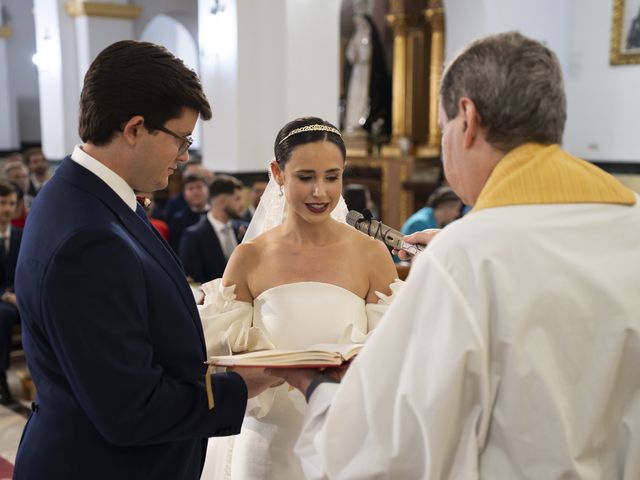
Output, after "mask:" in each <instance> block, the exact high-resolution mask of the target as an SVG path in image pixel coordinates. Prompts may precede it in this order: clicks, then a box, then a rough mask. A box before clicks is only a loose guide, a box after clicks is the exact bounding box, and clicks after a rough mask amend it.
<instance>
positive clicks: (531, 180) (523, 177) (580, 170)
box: [473, 143, 636, 211]
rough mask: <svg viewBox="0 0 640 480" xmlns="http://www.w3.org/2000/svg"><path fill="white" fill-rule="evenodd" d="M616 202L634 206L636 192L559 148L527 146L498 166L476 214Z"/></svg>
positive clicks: (521, 146)
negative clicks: (496, 209)
mask: <svg viewBox="0 0 640 480" xmlns="http://www.w3.org/2000/svg"><path fill="white" fill-rule="evenodd" d="M546 203H615V204H620V205H634V204H635V203H636V196H635V193H634V192H633V191H632V190H630V189H628V188H627V187H625V186H624V185H622V183H620V182H619V181H618V180H616V179H615V178H614V177H612V176H611V175H609V174H608V173H606V172H604V171H603V170H601V169H600V168H598V167H596V166H595V165H592V164H591V163H589V162H586V161H584V160H581V159H579V158H577V157H574V156H572V155H569V154H568V153H567V152H565V151H563V150H562V149H561V148H560V146H559V145H540V144H537V143H525V144H524V145H520V146H519V147H516V148H514V149H513V150H511V151H510V152H508V153H507V154H506V155H505V156H504V157H503V158H502V160H500V162H498V164H497V165H496V167H495V168H494V169H493V172H491V175H490V176H489V179H488V180H487V183H486V184H485V186H484V187H483V189H482V191H481V192H480V195H479V196H478V200H477V201H476V204H475V206H474V207H473V211H477V210H482V209H484V208H493V207H502V206H506V205H539V204H546Z"/></svg>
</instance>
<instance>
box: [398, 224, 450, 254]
mask: <svg viewBox="0 0 640 480" xmlns="http://www.w3.org/2000/svg"><path fill="white" fill-rule="evenodd" d="M439 233H440V229H439V228H428V229H426V230H422V231H421V232H416V233H412V234H411V235H407V236H406V237H404V241H405V242H407V243H410V244H412V245H415V244H416V243H420V244H422V245H429V242H430V241H431V240H433V239H434V237H435V236H436V235H438V234H439ZM393 254H394V255H397V256H398V257H399V258H400V260H411V258H412V257H413V256H412V255H411V254H409V253H407V252H405V251H404V250H400V251H398V250H395V249H394V250H393Z"/></svg>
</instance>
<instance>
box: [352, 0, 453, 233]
mask: <svg viewBox="0 0 640 480" xmlns="http://www.w3.org/2000/svg"><path fill="white" fill-rule="evenodd" d="M385 3H386V5H385V6H384V7H385V8H386V12H384V18H385V22H386V26H387V28H388V29H389V31H390V32H391V33H392V38H393V40H392V42H393V46H392V61H391V79H392V97H391V135H390V138H389V139H388V141H387V143H385V144H382V145H380V144H373V142H372V141H371V140H368V139H365V141H364V142H363V141H362V138H354V137H353V136H351V135H350V134H349V132H345V133H344V137H345V141H346V143H347V161H348V163H347V165H348V166H347V172H346V173H345V185H347V184H349V183H361V184H365V185H366V186H368V187H369V190H370V191H371V194H372V197H373V199H374V202H375V203H376V204H377V205H378V208H379V213H380V216H381V218H382V220H383V221H384V222H385V223H386V224H388V225H390V226H392V227H395V228H399V227H400V226H401V224H402V223H403V222H404V221H405V220H406V219H407V218H408V217H409V216H410V215H411V214H412V213H413V212H414V211H415V210H417V209H418V208H421V207H422V206H423V205H424V203H425V201H426V197H427V196H428V195H429V194H430V193H431V191H433V189H434V188H435V187H436V185H437V183H438V182H439V180H440V179H441V177H440V176H441V167H440V136H441V132H440V129H439V126H438V87H439V82H440V78H441V74H442V70H443V57H444V11H443V6H442V0H388V2H385ZM343 45H344V40H343Z"/></svg>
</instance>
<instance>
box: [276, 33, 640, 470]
mask: <svg viewBox="0 0 640 480" xmlns="http://www.w3.org/2000/svg"><path fill="white" fill-rule="evenodd" d="M440 99H441V106H442V107H441V110H440V124H441V127H442V153H443V164H444V171H445V175H446V178H447V180H448V181H449V184H450V185H451V187H452V188H453V190H454V191H455V192H456V193H457V194H458V195H459V196H460V198H461V199H462V200H463V201H464V202H465V203H467V204H470V205H473V206H474V207H473V210H472V211H471V212H470V213H469V214H467V215H466V216H465V217H463V218H462V219H460V220H458V221H456V222H454V223H453V224H451V225H450V226H448V227H447V228H446V229H444V230H442V232H441V233H439V234H438V235H437V236H436V237H435V239H434V240H433V241H432V242H431V243H430V244H429V246H428V248H427V249H426V251H424V252H423V253H421V254H419V255H418V258H417V259H416V261H415V262H414V265H413V267H412V269H411V274H410V275H409V278H408V281H407V284H406V287H405V288H404V289H403V291H402V292H401V293H400V295H399V296H398V299H397V300H396V301H395V302H394V304H393V305H392V306H391V308H390V309H389V310H388V311H387V314H386V318H384V319H383V320H382V322H381V324H380V327H379V328H378V330H377V331H376V332H374V335H372V337H371V338H370V340H369V342H368V343H367V345H366V346H365V347H364V349H363V351H362V352H361V353H360V355H359V356H358V357H357V358H356V360H355V361H354V362H353V363H352V364H351V366H350V367H349V369H348V371H347V373H346V375H345V376H344V378H342V381H341V383H339V384H338V383H332V380H333V381H336V380H338V378H337V376H335V375H334V376H333V378H329V377H328V376H326V375H325V376H324V377H323V376H322V375H321V374H320V373H318V372H316V371H313V370H303V371H298V372H296V371H292V370H287V371H284V372H280V374H281V375H282V376H283V377H284V378H286V379H287V380H288V381H289V382H290V383H291V384H293V385H295V386H296V387H297V388H299V389H301V390H302V391H304V392H306V395H307V398H308V400H309V404H308V409H307V413H306V416H305V423H304V428H303V431H302V435H301V437H300V440H299V442H298V445H297V452H298V454H299V455H300V457H301V460H302V462H303V466H304V470H305V473H306V475H307V478H309V479H317V478H323V479H324V478H340V479H343V480H346V479H355V478H358V479H362V478H421V479H444V478H460V479H470V478H487V479H489V478H491V479H493V478H495V479H516V478H517V479H542V478H544V479H551V478H553V479H560V478H581V479H587V478H588V479H604V478H607V479H609V478H611V479H613V478H617V479H632V478H633V479H635V478H640V456H639V455H638V452H640V376H639V375H638V365H639V364H640V315H639V314H638V312H640V295H638V285H640V204H639V203H638V200H639V199H638V196H637V195H636V194H635V193H634V192H632V191H630V190H629V189H628V188H626V187H625V186H623V185H622V184H621V183H619V182H618V181H617V180H616V179H615V178H613V177H612V176H610V175H609V174H607V173H605V172H604V171H602V170H600V169H599V168H597V167H595V166H594V165H592V164H590V163H588V162H585V161H584V160H580V159H579V158H576V157H574V156H572V155H570V154H569V153H567V152H565V151H564V150H562V149H561V147H560V143H561V142H562V133H563V130H564V125H565V120H566V100H565V93H564V88H563V83H562V75H561V68H560V65H559V62H558V59H557V57H556V55H555V54H554V53H553V52H552V51H551V50H549V49H548V48H547V47H545V46H544V45H543V44H542V43H540V42H538V41H536V40H532V39H529V38H527V37H524V36H522V35H520V34H518V33H513V32H512V33H503V34H499V35H494V36H490V37H485V38H482V39H480V40H477V41H475V42H473V43H472V44H470V45H469V46H468V47H467V48H466V49H464V50H463V51H462V53H460V54H459V55H458V56H457V57H456V58H454V59H453V61H452V62H451V64H450V65H449V66H448V67H447V69H446V70H445V72H444V75H443V78H442V84H441V87H440ZM420 237H424V238H420ZM427 237H428V234H424V235H423V234H414V235H413V237H412V238H413V240H414V241H416V240H417V241H419V242H420V241H421V240H422V242H424V241H426V240H427Z"/></svg>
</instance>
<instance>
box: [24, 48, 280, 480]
mask: <svg viewBox="0 0 640 480" xmlns="http://www.w3.org/2000/svg"><path fill="white" fill-rule="evenodd" d="M198 115H200V116H201V117H202V118H203V119H204V120H207V119H209V118H210V117H211V109H210V106H209V103H208V101H207V99H206V97H205V95H204V93H203V92H202V88H201V85H200V82H199V80H198V78H197V76H196V74H195V73H193V72H192V71H191V70H189V69H187V68H186V67H185V66H184V64H183V63H182V61H180V60H179V59H177V58H176V57H174V56H173V55H172V54H171V53H169V52H168V51H167V50H165V49H164V48H162V47H158V46H156V45H153V44H151V43H146V42H135V41H121V42H117V43H115V44H113V45H111V46H109V47H107V48H106V49H105V50H103V51H102V52H101V53H100V54H99V55H98V57H97V58H96V59H95V60H94V62H93V63H92V65H91V66H90V67H89V70H88V72H87V74H86V77H85V81H84V87H83V90H82V94H81V98H80V128H79V133H80V137H81V138H82V140H83V142H84V143H83V144H82V145H79V146H77V147H76V148H75V150H74V151H73V154H72V155H71V156H70V157H67V158H65V159H64V161H63V162H62V164H61V166H60V167H59V168H58V170H57V172H56V175H55V176H54V177H53V178H52V179H51V180H50V181H49V182H48V183H47V184H46V185H45V186H44V188H43V189H42V191H41V192H40V193H39V195H38V198H37V200H36V201H35V202H34V205H33V208H32V210H31V211H30V212H29V220H28V222H27V225H26V228H25V231H24V237H23V241H22V247H21V251H20V256H19V259H18V267H17V273H16V293H17V297H18V303H19V308H20V312H21V317H22V322H23V343H24V349H25V352H26V357H27V361H28V364H29V369H30V371H31V374H32V376H33V379H34V381H35V384H36V388H37V391H38V397H37V399H36V402H35V403H34V405H33V412H32V414H31V417H30V419H29V421H28V423H27V425H26V427H25V431H24V433H23V438H22V441H21V444H20V447H19V450H18V454H17V458H16V465H15V471H14V475H15V476H14V478H15V479H16V480H21V479H40V478H47V479H52V480H53V479H60V480H62V479H76V478H78V479H80V478H91V479H105V480H106V479H119V480H122V479H158V480H159V479H163V480H164V479H172V480H178V479H184V480H187V479H188V480H196V479H198V478H199V477H200V472H201V468H202V464H203V461H204V455H205V448H206V438H207V437H209V436H217V435H232V434H237V433H238V432H239V431H240V426H241V424H242V419H243V416H244V411H245V405H246V401H247V397H251V396H253V395H255V394H257V393H259V392H260V391H262V390H263V389H265V388H267V387H268V386H269V385H271V384H272V383H273V380H274V379H273V377H268V376H266V375H264V372H263V371H261V370H259V369H246V370H245V369H243V370H242V372H241V374H238V373H234V372H231V373H221V374H214V375H211V376H210V377H209V379H207V378H206V375H207V373H206V370H205V365H204V361H205V358H206V352H205V344H204V339H203V333H202V326H201V323H200V319H199V316H198V312H197V309H196V306H195V303H194V298H193V295H192V293H191V290H190V289H189V286H188V285H187V283H186V280H185V275H184V272H183V270H182V267H181V265H180V261H179V260H178V258H177V257H176V256H175V255H174V254H173V253H172V251H171V249H170V248H169V246H168V245H167V244H166V243H165V242H164V240H163V239H162V238H161V237H160V236H159V235H158V234H157V232H156V231H155V230H154V229H153V228H152V227H151V225H150V224H149V223H148V221H147V219H146V216H145V215H144V211H143V209H142V207H141V206H140V205H139V204H137V202H136V197H135V194H134V191H154V190H158V189H162V188H164V187H166V185H167V183H168V177H169V175H171V173H173V172H174V171H175V169H176V168H177V166H178V164H179V163H180V162H185V161H186V160H187V159H188V156H189V154H188V148H189V145H190V144H191V137H190V134H191V132H192V130H193V128H194V125H195V123H196V120H197V119H198ZM207 380H209V382H208V381H207ZM207 383H209V384H210V386H209V388H207V387H206V384H207ZM208 393H209V394H212V395H208ZM208 398H209V399H210V400H212V401H213V404H214V405H213V407H212V408H211V402H208V401H207V400H208Z"/></svg>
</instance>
